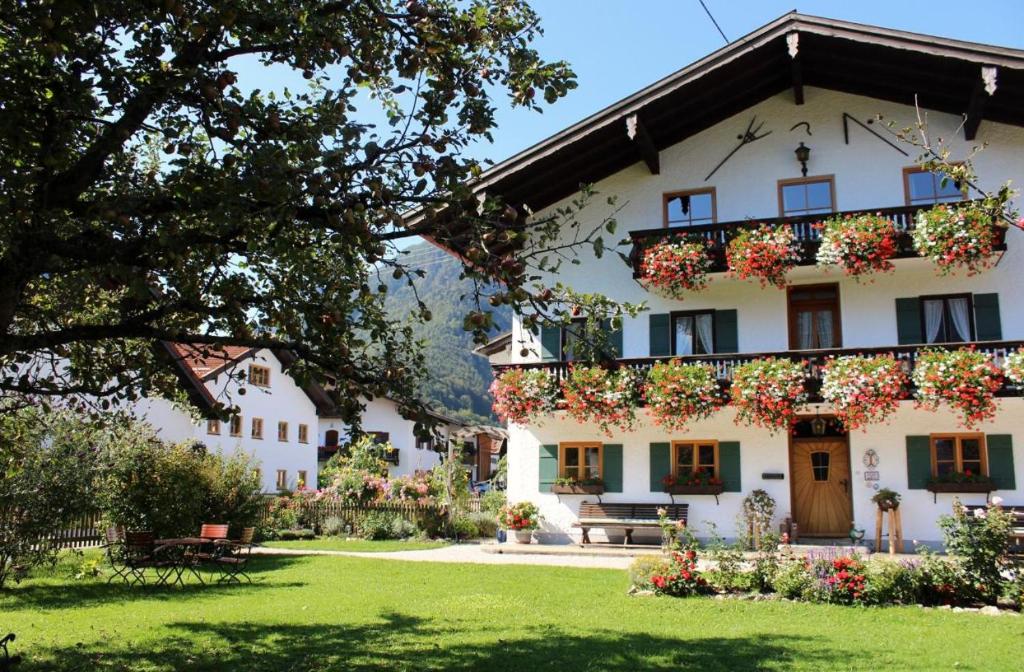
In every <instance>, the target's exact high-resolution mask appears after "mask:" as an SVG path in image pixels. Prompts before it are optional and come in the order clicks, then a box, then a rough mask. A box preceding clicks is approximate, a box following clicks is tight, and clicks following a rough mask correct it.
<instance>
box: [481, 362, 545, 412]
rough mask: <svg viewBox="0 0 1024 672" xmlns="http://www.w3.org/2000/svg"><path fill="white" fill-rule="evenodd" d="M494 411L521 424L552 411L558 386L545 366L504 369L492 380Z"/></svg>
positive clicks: (491, 389) (491, 390)
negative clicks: (542, 367) (543, 367)
mask: <svg viewBox="0 0 1024 672" xmlns="http://www.w3.org/2000/svg"><path fill="white" fill-rule="evenodd" d="M490 392H491V397H493V398H494V404H493V408H494V413H495V415H497V416H498V417H499V418H500V419H501V421H502V422H512V423H516V424H519V425H524V424H527V423H529V422H536V421H537V420H538V419H539V418H541V417H543V416H544V415H547V414H548V413H551V412H552V411H554V410H555V397H556V396H557V393H558V387H557V385H555V378H554V376H552V375H551V372H550V371H548V370H547V369H523V368H514V369H507V370H505V371H503V372H502V373H501V374H499V375H498V376H496V377H495V379H494V382H492V383H491V388H490Z"/></svg>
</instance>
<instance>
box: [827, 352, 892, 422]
mask: <svg viewBox="0 0 1024 672" xmlns="http://www.w3.org/2000/svg"><path fill="white" fill-rule="evenodd" d="M822 368H823V370H822V380H821V396H822V398H823V399H824V400H825V401H827V402H828V403H830V404H832V408H833V411H834V412H835V414H836V417H837V418H838V419H839V420H840V422H842V423H843V426H844V427H845V428H846V429H847V430H854V429H863V428H864V427H866V426H867V425H869V424H871V423H877V422H884V421H886V420H887V419H888V418H889V416H891V415H892V414H893V413H894V412H895V411H896V410H897V409H898V408H899V404H900V399H903V398H904V397H906V396H907V386H908V385H909V383H910V379H909V376H907V373H906V372H905V371H904V370H903V364H902V363H901V362H899V361H897V360H896V358H895V357H894V356H893V355H876V356H873V357H863V356H851V357H836V358H831V359H829V360H828V361H826V362H825V365H824V367H822Z"/></svg>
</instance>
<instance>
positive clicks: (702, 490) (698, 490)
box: [665, 483, 725, 495]
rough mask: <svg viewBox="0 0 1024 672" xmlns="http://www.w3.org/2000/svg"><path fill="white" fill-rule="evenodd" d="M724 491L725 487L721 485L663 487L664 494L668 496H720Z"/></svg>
mask: <svg viewBox="0 0 1024 672" xmlns="http://www.w3.org/2000/svg"><path fill="white" fill-rule="evenodd" d="M724 491H725V485H723V484H722V483H718V484H711V483H708V484H707V485H682V484H676V485H669V486H666V487H665V492H667V493H668V494H670V495H720V494H722V493H723V492H724Z"/></svg>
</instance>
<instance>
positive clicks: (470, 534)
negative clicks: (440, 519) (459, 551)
mask: <svg viewBox="0 0 1024 672" xmlns="http://www.w3.org/2000/svg"><path fill="white" fill-rule="evenodd" d="M451 535H452V536H453V537H454V538H456V539H460V540H464V539H476V538H477V537H479V536H480V528H479V526H478V525H477V521H476V519H474V518H473V517H472V516H471V515H467V514H460V515H457V516H455V517H454V518H452V520H451Z"/></svg>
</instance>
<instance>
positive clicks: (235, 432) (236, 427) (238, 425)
mask: <svg viewBox="0 0 1024 672" xmlns="http://www.w3.org/2000/svg"><path fill="white" fill-rule="evenodd" d="M229 431H230V432H231V436H241V435H242V416H240V415H232V416H231V426H230V429H229Z"/></svg>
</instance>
